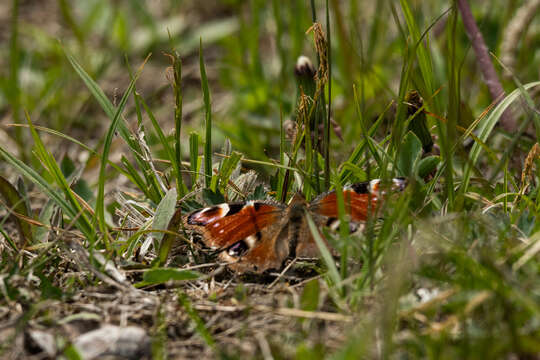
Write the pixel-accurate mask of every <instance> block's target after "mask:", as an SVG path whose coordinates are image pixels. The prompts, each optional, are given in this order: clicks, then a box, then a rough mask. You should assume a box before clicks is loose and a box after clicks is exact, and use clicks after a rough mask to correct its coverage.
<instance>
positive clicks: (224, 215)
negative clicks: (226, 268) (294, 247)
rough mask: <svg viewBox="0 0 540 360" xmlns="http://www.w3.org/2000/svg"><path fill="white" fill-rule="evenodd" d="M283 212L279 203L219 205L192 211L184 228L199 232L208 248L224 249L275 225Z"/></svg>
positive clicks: (256, 202) (257, 202)
mask: <svg viewBox="0 0 540 360" xmlns="http://www.w3.org/2000/svg"><path fill="white" fill-rule="evenodd" d="M282 212H283V206H282V205H281V204H270V203H265V202H260V201H255V202H247V203H234V204H220V205H216V206H213V207H209V208H205V209H201V210H197V211H194V212H192V213H191V214H189V215H188V216H187V217H186V219H185V225H186V226H188V227H190V228H193V229H195V230H197V231H199V232H201V233H202V235H203V240H204V242H205V244H206V245H207V246H210V247H212V248H220V249H226V248H228V247H230V246H232V245H233V244H234V243H236V242H237V241H240V240H243V239H245V238H248V237H249V236H252V235H256V234H257V233H259V232H260V231H261V230H262V229H264V228H266V227H267V226H269V225H271V224H274V223H275V222H277V221H278V220H279V219H280V218H281V213H282Z"/></svg>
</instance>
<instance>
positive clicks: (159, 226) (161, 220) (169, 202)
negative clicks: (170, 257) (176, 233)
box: [152, 188, 176, 249]
mask: <svg viewBox="0 0 540 360" xmlns="http://www.w3.org/2000/svg"><path fill="white" fill-rule="evenodd" d="M175 211H176V189H175V188H172V189H170V190H169V191H167V193H166V194H165V196H164V197H163V199H161V202H160V203H159V204H158V206H157V209H156V212H155V214H154V221H153V222H152V229H154V230H166V229H167V227H168V226H169V222H170V221H171V218H172V217H173V215H174V212H175ZM152 236H153V237H154V239H156V240H157V241H160V240H161V239H162V238H163V233H162V232H155V233H153V234H152ZM157 248H158V247H156V249H157Z"/></svg>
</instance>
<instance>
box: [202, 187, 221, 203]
mask: <svg viewBox="0 0 540 360" xmlns="http://www.w3.org/2000/svg"><path fill="white" fill-rule="evenodd" d="M202 198H203V200H204V201H205V202H206V203H207V204H208V205H217V204H223V203H224V202H225V198H224V197H223V195H222V194H221V193H220V192H219V190H218V191H216V192H214V191H212V190H210V189H204V190H203V192H202Z"/></svg>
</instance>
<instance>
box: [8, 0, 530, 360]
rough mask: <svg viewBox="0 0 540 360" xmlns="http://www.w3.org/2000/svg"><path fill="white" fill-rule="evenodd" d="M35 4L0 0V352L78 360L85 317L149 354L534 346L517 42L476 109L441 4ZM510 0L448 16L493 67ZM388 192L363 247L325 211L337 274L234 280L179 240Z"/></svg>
mask: <svg viewBox="0 0 540 360" xmlns="http://www.w3.org/2000/svg"><path fill="white" fill-rule="evenodd" d="M47 3H48V4H49V3H50V5H51V6H52V7H51V9H49V10H47V11H50V14H48V15H50V18H51V19H56V18H55V17H57V20H59V21H58V22H54V21H52V20H51V21H47V17H45V18H46V20H45V21H44V22H43V23H39V24H37V23H35V22H33V20H32V19H34V17H32V14H33V11H36V10H35V9H34V8H33V7H32V6H31V5H26V4H23V3H22V2H21V3H19V1H18V0H13V1H12V3H11V7H10V11H11V12H10V13H9V16H6V18H5V20H8V21H4V22H3V23H4V24H9V25H8V26H7V27H6V28H5V31H6V33H9V36H7V37H6V38H5V39H4V40H3V41H4V42H3V43H0V52H1V53H2V54H4V55H5V56H3V57H2V58H3V59H4V60H0V62H1V61H4V63H2V65H4V66H3V67H2V69H4V70H2V71H1V72H0V94H1V95H0V109H1V111H2V113H3V114H4V117H3V120H1V121H2V122H1V124H2V126H1V127H0V139H2V143H1V145H0V169H1V171H0V174H1V176H0V200H1V201H0V254H1V257H0V293H1V294H2V298H1V299H0V338H2V339H3V340H2V342H1V343H0V354H1V357H8V358H9V357H16V356H19V357H30V356H32V355H36V356H48V357H55V356H58V355H63V356H64V357H66V358H69V359H72V358H73V359H75V358H78V357H79V356H85V353H84V350H81V345H80V341H82V340H81V339H84V334H85V333H88V332H89V331H91V330H94V329H96V328H98V327H99V326H101V325H103V324H110V325H117V326H120V327H122V328H123V327H125V326H127V325H130V326H136V327H139V328H141V329H143V330H144V333H145V334H146V336H147V337H148V344H150V345H149V346H148V348H142V349H140V350H141V351H143V352H146V355H148V356H152V357H154V358H168V357H169V358H186V357H191V358H192V357H198V358H201V357H219V358H237V357H248V358H270V357H273V358H299V359H304V358H336V359H349V358H351V359H357V358H395V357H406V358H475V359H476V358H485V357H489V358H508V357H518V358H535V356H537V355H536V354H538V353H540V341H539V340H538V339H540V306H539V304H540V287H539V284H540V281H539V280H540V274H539V269H540V266H539V265H540V262H539V255H538V252H539V249H540V246H539V244H540V236H539V234H540V232H539V231H540V225H539V223H538V221H537V218H538V215H539V200H538V199H539V197H538V186H537V184H538V181H539V172H538V156H539V153H540V152H539V151H538V145H537V142H538V134H540V128H539V127H538V124H539V122H538V115H537V113H538V109H536V107H535V100H536V99H537V97H538V95H537V94H538V86H539V85H540V82H537V81H536V79H537V69H536V67H535V66H534V63H533V62H530V61H527V59H533V58H535V56H537V52H538V50H537V48H538V47H537V44H536V42H537V40H536V38H535V37H534V36H533V35H530V34H528V33H527V31H524V32H523V35H522V37H521V39H520V41H521V47H518V49H519V54H514V56H515V64H516V65H515V67H514V68H513V69H507V70H509V71H510V72H511V73H512V76H513V77H505V78H502V81H503V86H504V88H505V90H506V92H507V95H506V96H505V97H503V98H502V99H501V100H500V101H499V102H497V103H495V102H494V101H493V99H491V98H490V94H489V91H488V89H487V87H486V85H485V83H484V81H483V79H482V78H481V77H480V76H479V72H478V70H477V69H478V65H477V63H476V58H475V54H474V53H473V52H472V51H470V41H469V39H468V38H467V36H466V32H465V29H464V27H463V24H462V23H461V18H460V13H459V12H458V8H457V6H456V4H455V3H454V2H445V1H442V0H439V1H433V2H429V3H427V2H423V3H418V2H412V1H407V0H401V1H399V2H391V1H388V2H379V3H377V5H374V8H371V6H368V5H367V4H364V3H359V2H356V1H350V2H346V1H345V2H339V1H333V0H332V1H312V2H305V1H300V0H293V1H289V2H285V3H281V2H278V1H273V2H268V3H267V2H264V1H258V0H255V1H251V2H249V3H244V2H236V1H228V2H222V3H216V4H215V8H213V9H206V8H203V7H202V5H199V4H198V3H197V2H190V1H188V2H183V3H177V2H174V1H170V2H168V1H163V2H160V4H159V5H156V7H147V6H145V5H140V4H138V3H135V2H127V1H126V2H122V1H121V2H114V3H110V2H108V1H105V0H93V1H90V2H84V4H83V2H81V4H80V5H81V7H79V8H77V9H78V10H77V11H74V10H73V9H75V8H73V9H72V8H70V7H69V6H68V5H67V3H66V2H65V1H60V2H59V3H58V4H56V3H55V2H52V1H51V2H47ZM55 4H56V6H58V8H57V9H56V10H55V9H54V8H53V7H54V6H55ZM519 4H521V3H520V2H515V3H512V4H510V5H505V4H492V5H490V6H489V7H487V6H486V7H483V6H482V5H478V4H472V3H471V5H472V6H473V9H472V10H473V14H474V15H475V17H476V21H477V23H478V25H479V27H480V30H481V31H482V32H483V33H484V36H485V40H486V43H487V45H488V47H489V49H490V50H491V51H492V52H493V54H494V57H493V60H494V61H493V62H494V64H495V66H496V67H498V66H499V63H498V59H500V58H502V56H501V55H502V54H500V53H499V50H498V49H499V45H500V44H501V42H503V40H504V38H505V35H506V30H507V29H506V28H505V27H506V25H507V24H508V23H509V20H510V17H512V16H514V15H515V14H516V13H518V12H516V10H517V9H516V6H519ZM312 19H316V20H318V21H320V22H321V27H320V28H318V27H313V28H312V31H311V32H310V33H308V34H306V31H307V30H308V29H309V28H310V27H311V26H312V25H313V24H312ZM55 23H60V24H62V26H61V27H60V28H59V29H58V28H57V27H55V26H56V25H54V24H55ZM164 24H165V25H164ZM328 24H330V28H328V26H329V25H328ZM385 24H386V25H385ZM527 26H528V25H527ZM55 29H56V30H55ZM329 30H330V31H329ZM525 30H527V29H525ZM55 31H57V32H55ZM58 31H59V32H60V33H58ZM531 32H532V30H531ZM59 34H60V35H59ZM328 35H330V36H331V39H328V37H327V36H328ZM325 36H326V37H325ZM57 38H61V39H62V41H61V42H58V41H57ZM267 44H270V45H267ZM302 54H305V55H307V56H308V57H310V58H311V59H312V61H313V69H312V70H313V72H314V73H315V72H316V73H317V77H316V78H312V77H310V76H309V77H307V78H303V77H302V76H299V75H294V67H295V62H296V59H297V58H298V56H300V55H302ZM506 55H508V54H506ZM510 55H512V54H510ZM327 62H328V63H329V64H330V67H328V68H326V67H324V64H325V63H327ZM321 64H323V66H322V67H321V66H319V65H321ZM500 65H501V67H498V68H497V70H498V71H500V72H502V67H505V66H506V64H500ZM132 66H133V68H132ZM134 69H136V70H134ZM297 74H298V72H297ZM411 90H415V91H417V93H418V94H419V95H420V96H421V98H422V99H423V102H422V103H420V104H417V105H414V104H412V105H411V102H412V100H410V99H412V95H411ZM120 94H121V95H120ZM413 105H414V106H413ZM507 109H511V111H512V116H513V117H515V118H516V119H518V121H519V125H518V127H517V128H516V129H514V130H515V132H512V133H509V132H507V131H506V130H504V129H503V128H501V127H500V126H498V124H499V123H500V120H501V117H502V116H503V113H504V112H505V111H506V110H507ZM332 120H334V121H335V122H336V124H337V125H333V122H332ZM423 122H426V124H423ZM426 125H427V126H426ZM425 129H428V131H429V132H430V133H431V135H433V138H434V143H435V146H434V149H433V150H432V151H431V152H426V151H427V150H425V149H428V148H429V144H428V143H429V137H426V133H425V131H426V130H425ZM287 130H292V131H287ZM203 133H204V136H203ZM338 135H341V137H342V139H343V140H340V139H339V138H338ZM535 144H536V145H535ZM525 159H526V160H525ZM395 176H405V177H407V178H408V180H409V186H408V187H407V189H406V190H405V191H404V192H403V193H402V194H400V195H399V196H392V197H389V198H388V199H385V203H384V206H383V209H382V213H381V217H380V218H374V217H370V218H369V219H368V220H367V221H366V223H365V229H364V230H363V231H362V232H359V233H354V234H349V227H348V226H347V224H348V216H347V214H346V213H345V210H344V209H345V204H344V202H343V200H344V199H343V197H341V196H340V197H338V200H339V208H340V211H339V216H340V220H341V224H342V225H341V226H340V229H339V230H338V232H337V233H333V232H329V231H327V230H324V235H325V238H326V239H327V241H328V243H329V244H330V245H331V246H332V247H333V248H334V249H337V250H339V252H340V253H341V255H342V256H341V258H340V260H339V261H337V262H336V261H335V259H333V257H332V255H331V252H330V251H329V249H328V248H327V247H326V245H325V242H324V241H323V239H322V238H321V237H320V236H318V235H319V234H318V233H315V234H317V236H315V241H316V242H317V244H318V245H319V247H320V249H321V259H320V260H319V261H317V262H306V261H297V262H296V263H295V264H293V265H292V266H291V268H290V269H289V270H288V271H287V272H285V273H284V274H278V273H276V272H269V273H266V274H264V275H260V276H257V275H243V276H238V275H235V274H233V273H232V272H230V271H229V270H227V269H226V268H224V267H223V266H220V265H219V264H216V263H215V254H212V252H211V251H208V249H204V248H202V247H201V246H200V244H199V242H197V241H194V237H193V236H192V235H193V234H190V233H189V232H187V231H185V230H184V229H183V227H182V215H183V214H185V213H186V212H187V211H190V210H193V209H197V208H200V207H202V206H206V205H209V204H218V203H221V202H223V201H241V200H247V199H272V200H276V201H286V200H288V199H289V198H290V197H291V196H292V195H293V194H294V193H295V192H297V191H301V192H302V193H303V194H304V196H306V198H307V199H312V198H314V197H315V196H317V195H318V194H319V193H321V192H323V191H325V190H326V189H327V188H331V189H340V188H342V187H343V186H345V185H347V184H351V183H355V182H360V181H365V180H369V179H372V178H382V179H389V178H392V177H395ZM307 220H308V224H309V226H310V228H311V229H312V231H315V230H316V225H315V222H313V221H312V220H313V219H311V217H310V216H309V214H308V215H307ZM145 343H146V342H142V341H141V342H140V344H145ZM20 344H22V345H23V346H20ZM140 344H139V345H140ZM117 351H120V350H117ZM139 355H140V354H139ZM143 355H144V354H143Z"/></svg>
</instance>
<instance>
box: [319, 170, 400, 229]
mask: <svg viewBox="0 0 540 360" xmlns="http://www.w3.org/2000/svg"><path fill="white" fill-rule="evenodd" d="M406 185H407V181H406V180H405V179H403V178H396V179H393V180H392V184H391V185H390V186H389V187H388V188H384V189H383V188H381V184H380V180H378V179H376V180H371V181H369V182H361V183H356V184H353V185H350V186H346V187H344V188H343V200H344V202H345V211H346V212H347V213H348V214H349V215H350V216H351V220H352V221H355V222H361V221H365V220H367V218H368V214H373V213H375V212H376V211H377V209H378V208H379V207H380V205H381V200H382V197H384V195H385V194H386V192H387V191H390V192H398V191H402V190H403V189H404V188H405V186H406ZM310 209H311V211H312V212H315V213H318V214H320V215H322V216H326V217H328V218H337V217H338V205H337V195H336V192H335V191H331V192H328V193H326V194H323V195H320V196H319V197H317V198H316V199H315V200H314V201H313V202H312V204H311V205H310Z"/></svg>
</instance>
